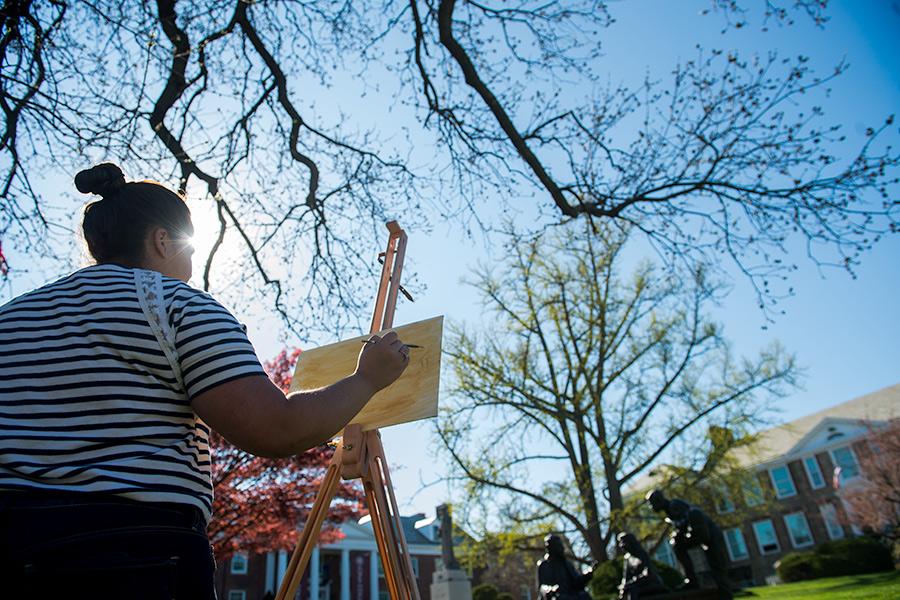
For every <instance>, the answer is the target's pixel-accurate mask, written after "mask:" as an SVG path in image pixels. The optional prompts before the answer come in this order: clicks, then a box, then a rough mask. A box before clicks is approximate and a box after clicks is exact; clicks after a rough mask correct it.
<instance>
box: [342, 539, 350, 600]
mask: <svg viewBox="0 0 900 600" xmlns="http://www.w3.org/2000/svg"><path fill="white" fill-rule="evenodd" d="M341 600H350V550H348V549H347V548H344V549H343V550H341Z"/></svg>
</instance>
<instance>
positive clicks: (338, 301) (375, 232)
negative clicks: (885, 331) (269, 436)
mask: <svg viewBox="0 0 900 600" xmlns="http://www.w3.org/2000/svg"><path fill="white" fill-rule="evenodd" d="M825 5H826V2H824V1H823V0H800V1H792V2H787V1H784V2H780V1H777V0H768V1H766V2H762V1H760V2H759V3H758V5H753V6H754V8H753V9H747V10H746V11H745V10H744V9H742V8H741V7H739V6H738V3H736V2H734V1H733V0H710V1H709V2H705V3H701V4H698V6H705V7H707V8H708V9H709V12H712V13H714V15H713V16H708V17H706V18H708V19H720V20H721V22H722V23H723V24H724V26H725V27H726V28H730V27H745V26H751V25H756V24H758V23H759V22H769V21H778V22H781V23H785V24H788V23H789V22H790V20H791V19H793V18H794V17H795V16H798V17H800V18H804V19H806V18H812V19H813V20H814V21H815V22H816V23H818V24H820V25H822V26H827V24H826V21H827V13H826V7H825ZM615 10H616V6H615V5H614V4H610V5H608V4H607V3H606V2H602V1H599V0H579V1H576V2H561V1H553V0H551V1H547V2H534V1H532V0H516V1H515V2H504V3H486V2H476V1H455V0H440V1H438V0H409V1H406V2H398V1H393V0H385V1H384V2H382V3H379V4H378V5H377V6H373V5H372V4H371V3H355V2H315V3H306V2H299V1H296V0H257V1H254V2H247V1H245V0H233V1H230V2H213V1H211V0H203V1H195V2H177V1H176V0H157V1H156V2H153V3H151V2H140V3H138V2H124V3H123V2H112V1H109V0H89V1H79V2H73V1H70V0H5V1H4V3H3V8H2V12H0V32H2V38H0V58H2V70H0V108H2V110H3V121H2V127H0V155H2V157H3V158H2V163H0V169H2V172H0V195H2V197H3V204H2V205H0V240H2V241H3V243H4V248H5V250H6V256H7V257H9V256H10V253H11V248H15V249H16V251H17V252H19V253H20V254H21V255H23V256H54V255H59V254H64V250H61V249H60V248H61V246H60V245H59V244H60V240H61V239H67V238H70V237H71V226H72V223H71V215H72V214H73V213H74V212H76V211H74V210H73V209H74V207H75V206H76V205H77V204H78V203H79V202H80V200H75V201H74V202H73V201H72V199H71V198H70V199H68V200H66V199H65V198H61V197H60V195H59V192H58V189H52V190H48V189H47V185H48V180H50V181H56V180H55V179H54V178H58V177H61V176H65V177H66V178H68V177H69V176H70V174H71V173H73V172H74V171H75V170H76V169H79V168H82V167H84V166H85V162H86V161H91V160H92V161H95V162H98V161H100V160H116V161H118V162H120V163H122V164H123V166H124V167H125V170H126V173H127V174H128V175H130V176H132V177H138V178H139V177H143V176H151V177H156V178H159V179H161V180H164V181H173V180H174V181H177V182H178V187H180V188H182V189H186V190H188V191H189V192H191V194H192V195H193V199H192V200H191V202H193V203H194V205H195V206H201V205H208V206H213V207H214V211H213V213H212V214H215V215H216V216H215V217H213V218H217V220H218V227H219V230H218V238H217V240H216V242H215V243H214V244H213V245H212V247H211V250H210V252H209V253H208V255H207V256H205V257H203V258H204V266H203V269H202V281H203V284H204V286H205V287H207V288H209V289H211V290H212V291H214V292H220V293H224V294H235V293H237V291H236V289H235V286H233V285H232V284H233V283H235V282H237V281H248V282H251V283H253V284H254V286H255V287H256V288H257V289H259V290H260V291H259V294H260V295H261V296H262V297H264V298H265V299H267V300H268V301H269V302H271V303H272V305H273V306H274V307H275V308H276V309H277V310H278V311H279V312H280V313H281V315H282V317H283V318H284V319H285V322H286V323H287V324H288V325H289V326H291V327H292V328H294V330H295V331H297V332H299V333H304V331H305V328H306V327H309V324H310V323H322V324H323V325H326V326H335V325H339V324H340V322H341V321H342V320H345V319H346V318H347V317H346V315H347V314H355V313H358V312H359V310H360V309H361V308H362V306H363V305H364V304H365V301H366V300H367V297H366V298H365V299H361V298H360V293H359V292H360V290H361V289H362V286H363V285H364V284H366V283H367V281H368V280H367V279H366V278H364V277H360V275H361V274H363V273H368V272H369V271H370V270H371V264H370V263H369V261H368V260H367V256H364V255H365V252H364V250H365V249H366V248H369V247H372V246H373V245H374V243H375V240H376V239H377V237H378V236H379V235H380V232H381V230H380V226H381V222H383V221H385V220H387V218H388V217H389V216H395V215H398V214H401V213H402V214H406V215H411V216H410V218H411V219H415V220H416V225H417V226H426V225H427V223H428V222H429V221H434V220H435V219H441V218H453V219H459V220H462V221H463V223H464V225H465V224H467V223H468V224H470V225H471V224H475V225H477V224H478V223H479V222H481V221H482V220H486V219H488V215H489V214H490V213H491V212H492V211H494V210H496V207H497V205H500V206H503V207H507V208H512V209H515V210H518V211H519V212H523V211H528V212H530V213H535V214H541V215H542V217H541V218H540V221H541V222H542V223H547V222H553V221H565V220H568V219H572V218H584V219H586V220H591V221H600V222H604V221H616V222H619V223H621V224H628V225H630V226H632V227H633V228H635V229H636V230H637V231H639V232H641V233H643V234H644V235H645V236H646V238H647V239H648V240H649V241H650V242H651V243H652V244H653V245H654V246H655V247H656V249H657V250H658V251H659V253H660V255H661V256H662V257H663V258H664V259H665V260H668V261H671V262H678V261H681V262H687V263H690V264H692V265H698V264H701V263H713V264H716V263H719V262H721V261H722V260H723V259H724V260H725V261H730V262H731V263H732V264H734V265H736V266H737V268H739V269H740V270H742V271H743V272H744V273H745V274H746V275H747V276H749V277H750V278H751V281H752V282H753V283H754V285H756V288H757V291H758V294H759V298H760V301H761V303H763V304H764V305H768V304H767V303H768V302H770V301H771V300H772V299H773V298H775V297H777V295H778V293H780V292H781V291H783V290H781V289H780V288H779V290H775V291H773V290H772V288H771V287H770V283H771V282H773V281H776V282H777V281H778V280H779V278H780V277H783V276H785V275H786V274H787V273H788V272H789V271H790V270H791V268H792V264H791V260H790V259H788V258H786V256H785V255H786V254H788V252H787V249H788V246H789V244H790V243H791V241H792V240H798V241H801V242H804V243H806V244H807V246H808V249H809V254H810V256H812V257H813V259H814V260H817V261H820V262H825V263H836V264H841V265H844V266H846V267H848V268H852V266H853V265H854V264H855V262H856V261H857V260H858V259H859V256H860V254H861V253H863V252H864V251H865V250H866V249H867V248H869V247H870V246H871V244H872V243H874V242H875V241H876V240H877V239H878V238H879V236H881V235H883V234H884V233H886V232H890V231H895V230H896V228H897V205H896V202H894V201H893V200H892V199H891V198H892V197H893V196H895V195H896V183H897V170H896V167H897V162H898V155H897V152H896V151H895V150H893V149H892V148H891V147H890V145H889V144H890V142H891V141H893V140H894V138H895V137H896V131H895V130H894V129H892V128H891V127H890V124H891V122H892V118H891V117H889V116H888V115H880V116H874V117H872V121H871V123H869V126H870V129H869V133H868V136H867V138H866V141H865V142H864V143H862V144H861V145H857V146H851V145H849V142H847V141H846V140H844V133H843V130H842V129H841V127H840V124H839V123H830V122H829V120H828V119H827V117H826V116H825V113H826V110H827V105H826V104H825V102H826V101H827V98H826V96H827V90H828V86H830V85H832V84H833V83H834V84H837V83H836V82H834V80H835V79H836V78H837V79H839V75H840V74H841V73H842V72H843V70H844V69H845V65H837V66H836V68H835V69H834V70H833V71H829V72H826V73H818V74H817V73H816V72H815V71H814V69H813V68H812V67H811V65H810V61H809V60H808V57H804V56H799V57H793V58H783V57H779V56H777V55H775V54H774V53H770V54H766V55H756V56H747V57H744V56H739V55H737V54H736V53H734V52H730V51H719V50H717V49H714V48H701V49H698V51H697V56H696V57H695V58H693V59H690V60H686V61H683V62H681V63H678V64H673V65H672V72H671V76H670V77H668V78H667V79H665V80H652V79H650V78H647V79H645V80H644V81H643V82H641V83H638V84H636V85H632V84H626V83H615V82H617V81H621V80H622V77H621V74H619V73H617V72H616V67H615V65H612V64H608V63H606V62H604V60H603V56H602V54H601V49H602V41H603V37H604V35H605V34H606V31H607V30H608V28H610V27H615V18H614V15H615ZM754 10H757V13H754V12H753V11H754ZM610 82H612V83H610ZM820 101H821V102H820ZM860 101H861V102H864V99H860ZM376 105H381V106H385V105H386V106H388V107H389V109H390V112H387V113H384V112H379V111H378V110H376V109H375V108H374V107H375V106H376ZM385 114H387V115H388V116H387V117H385V116H384V115H385ZM48 175H52V176H53V177H48ZM204 203H205V204H204ZM228 240H234V242H235V243H234V245H233V246H234V248H235V252H236V254H235V256H227V255H226V254H225V252H224V250H223V249H224V248H225V247H226V246H227V245H228ZM0 265H5V263H4V262H3V261H2V260H0ZM5 268H6V267H5V266H4V269H5ZM9 268H10V271H9V274H8V275H7V276H15V274H16V270H17V269H21V268H22V267H21V265H17V264H15V261H13V262H12V263H11V264H9ZM288 292H290V293H291V297H292V302H291V303H290V304H288V303H286V302H285V297H286V296H285V294H287V293H288ZM363 296H365V295H364V294H363ZM297 298H306V299H307V301H306V302H299V301H294V299H297ZM337 309H349V310H337ZM301 317H302V318H303V320H302V321H301ZM301 322H302V323H305V325H300V323H301Z"/></svg>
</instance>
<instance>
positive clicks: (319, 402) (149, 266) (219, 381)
mask: <svg viewBox="0 0 900 600" xmlns="http://www.w3.org/2000/svg"><path fill="white" fill-rule="evenodd" d="M75 185H76V187H77V188H78V190H79V191H81V192H83V193H92V194H97V195H99V196H100V197H101V199H100V200H97V201H95V202H92V203H90V204H89V205H88V206H87V207H86V208H85V211H84V222H83V230H84V237H85V240H86V241H87V245H88V249H89V251H90V253H91V255H92V256H93V257H94V259H95V260H96V264H95V265H93V266H90V267H87V268H85V269H81V270H79V271H76V272H75V273H73V274H71V275H69V276H68V277H65V278H63V279H61V280H59V281H56V282H53V283H50V284H48V285H45V286H44V287H41V288H39V289H37V290H35V291H33V292H30V293H27V294H24V295H22V296H19V297H18V298H16V299H14V300H12V301H11V302H9V303H8V304H6V305H4V306H2V307H0V576H2V579H0V580H2V581H3V584H2V585H3V587H4V589H5V590H7V591H8V590H10V589H12V590H13V595H12V596H11V597H20V596H21V597H28V598H35V597H44V596H51V595H52V596H54V597H57V596H59V597H63V596H65V597H73V596H75V597H78V596H79V594H81V595H86V596H90V597H92V598H153V599H156V598H160V599H161V598H166V599H169V598H187V599H191V600H194V599H203V598H214V597H215V592H214V590H213V571H214V564H213V560H212V554H211V551H210V547H209V542H208V540H207V539H206V534H205V529H206V523H207V521H208V520H209V518H210V508H211V505H212V486H211V482H210V471H209V467H210V456H209V448H208V441H207V440H208V435H209V428H212V429H215V430H216V431H218V432H219V433H221V434H222V435H223V436H224V437H225V438H226V439H228V440H229V441H230V442H231V443H233V444H235V445H236V446H238V447H240V448H242V449H244V450H247V451H249V452H252V453H254V454H258V455H260V456H268V457H278V456H289V455H292V454H296V453H300V452H303V451H305V450H306V449H308V448H311V447H313V446H315V445H318V444H321V443H323V442H325V441H326V440H328V439H329V437H330V436H331V435H333V434H334V433H335V432H337V431H339V430H340V429H341V428H343V426H344V425H346V423H347V422H348V421H349V420H350V419H351V418H352V417H353V416H354V415H355V414H356V413H357V412H358V411H359V410H360V409H361V408H362V407H363V405H364V404H365V403H366V402H367V401H368V400H369V398H371V397H372V395H373V394H374V393H375V392H377V391H378V390H380V389H382V388H384V387H386V386H388V385H390V384H391V383H392V382H393V381H394V380H396V379H397V378H398V377H399V376H400V374H401V373H402V372H403V370H404V369H405V368H406V364H407V362H408V353H409V349H408V347H406V346H405V345H404V344H403V343H402V342H401V341H400V340H399V339H398V338H397V336H396V334H394V333H389V334H387V335H385V336H384V337H383V338H378V337H377V336H376V337H375V338H373V339H374V342H375V343H371V344H364V345H363V347H362V351H361V352H360V355H359V360H358V364H357V368H356V371H355V372H354V373H353V374H350V375H348V376H347V377H346V378H344V379H342V380H340V381H338V382H337V383H335V384H333V385H331V386H328V387H325V388H322V389H319V390H315V391H309V392H299V393H293V394H290V395H288V396H285V395H284V394H283V393H282V392H281V391H280V390H279V389H278V388H277V387H276V386H275V385H274V384H272V382H271V381H269V379H268V377H266V375H265V373H264V371H263V369H262V367H261V366H260V363H259V360H258V359H257V357H256V354H255V352H254V350H253V347H252V346H251V344H250V342H249V341H248V339H247V337H246V335H245V333H244V331H243V327H242V326H241V325H240V323H238V321H237V320H236V319H235V318H234V317H233V316H232V315H231V314H230V313H229V312H228V311H227V310H226V309H225V308H223V307H222V306H221V305H220V304H219V303H218V302H216V301H215V300H214V299H213V298H212V297H211V296H209V295H208V294H206V293H204V292H202V291H200V290H196V289H194V288H192V287H190V286H189V285H187V283H186V282H187V281H188V279H190V276H191V254H192V252H193V249H192V248H191V242H190V237H191V235H192V233H193V226H192V224H191V218H190V212H189V210H188V208H187V205H186V204H185V203H184V201H183V199H182V198H181V197H180V196H179V195H177V194H175V193H174V192H172V191H171V190H169V189H167V188H165V187H164V186H162V185H160V184H158V183H155V182H150V181H142V182H128V183H126V182H125V178H124V177H123V175H122V171H121V170H120V169H119V168H118V167H117V166H115V165H113V164H109V163H106V164H101V165H98V166H96V167H94V168H92V169H88V170H86V171H82V172H80V173H78V175H77V176H76V177H75ZM4 594H5V592H4Z"/></svg>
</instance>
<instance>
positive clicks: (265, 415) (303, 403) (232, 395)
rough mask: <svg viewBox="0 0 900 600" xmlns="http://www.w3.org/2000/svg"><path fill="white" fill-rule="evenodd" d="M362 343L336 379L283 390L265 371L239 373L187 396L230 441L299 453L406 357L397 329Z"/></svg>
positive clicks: (357, 406) (324, 436)
mask: <svg viewBox="0 0 900 600" xmlns="http://www.w3.org/2000/svg"><path fill="white" fill-rule="evenodd" d="M373 340H375V343H371V344H363V347H362V350H361V351H360V353H359V359H358V361H357V366H356V371H355V372H354V373H353V374H351V375H348V376H347V377H345V378H344V379H341V380H340V381H338V382H336V383H334V384H332V385H329V386H326V387H323V388H320V389H317V390H309V391H304V392H294V393H291V394H288V395H287V396H285V395H284V394H283V393H282V392H281V390H279V389H278V388H277V387H276V386H275V384H273V383H272V382H271V381H270V380H269V378H268V377H263V376H261V375H256V376H249V377H242V378H240V379H235V380H233V381H229V382H226V383H223V384H221V385H218V386H216V387H214V388H211V389H209V390H206V391H205V392H203V393H201V394H199V395H198V396H196V397H195V398H193V399H192V401H191V404H192V406H193V408H194V411H195V412H196V413H197V416H199V417H200V418H201V419H203V421H204V422H205V423H206V424H207V425H209V426H210V427H212V428H213V429H214V430H216V431H217V432H219V433H220V434H221V435H222V436H223V437H224V438H225V439H227V440H228V441H229V442H231V443H232V444H234V445H235V446H237V447H238V448H241V449H243V450H246V451H247V452H251V453H253V454H256V455H258V456H265V457H270V458H275V457H282V456H291V455H294V454H299V453H301V452H304V451H306V450H308V449H309V448H312V447H314V446H317V445H319V444H322V443H324V442H326V441H328V440H329V439H330V438H331V437H332V436H333V435H334V434H335V433H337V432H338V431H340V430H341V429H342V428H343V427H344V426H345V425H346V424H347V423H348V422H349V421H350V419H352V418H353V417H354V416H356V414H357V413H358V412H359V411H360V410H361V409H362V407H363V406H365V404H366V402H368V401H369V399H370V398H371V397H372V396H373V395H374V394H375V393H376V392H378V391H379V390H381V389H383V388H385V387H387V386H389V385H390V384H391V383H393V382H394V381H395V380H396V379H397V378H398V377H400V374H401V373H403V370H404V369H405V368H406V365H407V364H408V363H409V357H408V353H409V349H408V348H407V347H406V346H404V345H403V343H402V342H401V341H400V339H399V338H398V337H397V334H396V333H394V332H390V333H388V334H386V335H385V336H384V337H383V338H378V337H377V336H374V337H373Z"/></svg>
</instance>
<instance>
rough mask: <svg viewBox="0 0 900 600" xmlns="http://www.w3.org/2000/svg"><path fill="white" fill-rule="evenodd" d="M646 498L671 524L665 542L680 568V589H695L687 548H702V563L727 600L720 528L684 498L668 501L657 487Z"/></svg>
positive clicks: (697, 585)
mask: <svg viewBox="0 0 900 600" xmlns="http://www.w3.org/2000/svg"><path fill="white" fill-rule="evenodd" d="M647 501H648V502H650V506H651V507H652V508H653V510H654V511H656V512H664V513H665V514H666V521H667V522H668V523H671V524H672V525H674V526H675V531H674V532H673V533H672V536H671V538H670V539H669V543H670V544H672V549H673V550H674V551H675V557H676V558H678V562H679V563H681V566H682V568H683V569H684V574H685V580H684V588H688V589H690V588H699V587H700V582H699V580H698V579H697V572H696V571H695V570H694V563H693V561H692V560H691V557H690V555H689V554H688V551H689V550H690V549H691V548H697V547H699V548H702V549H703V552H704V554H705V556H706V562H707V563H708V564H709V568H710V570H711V571H712V578H713V581H714V582H715V584H716V589H717V590H718V592H719V598H721V599H723V600H726V599H727V600H730V598H731V597H732V594H731V586H730V584H729V582H728V572H727V566H728V558H727V555H726V551H725V536H724V535H722V530H721V529H719V526H718V525H716V523H715V522H714V521H713V520H712V519H711V518H710V517H709V515H707V514H706V513H705V512H703V511H702V510H700V509H699V508H697V507H696V506H691V505H690V504H688V503H687V502H685V501H684V500H678V499H675V498H673V499H672V500H669V499H668V498H666V497H665V495H663V493H662V491H660V490H653V491H652V492H650V493H649V494H647Z"/></svg>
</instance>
